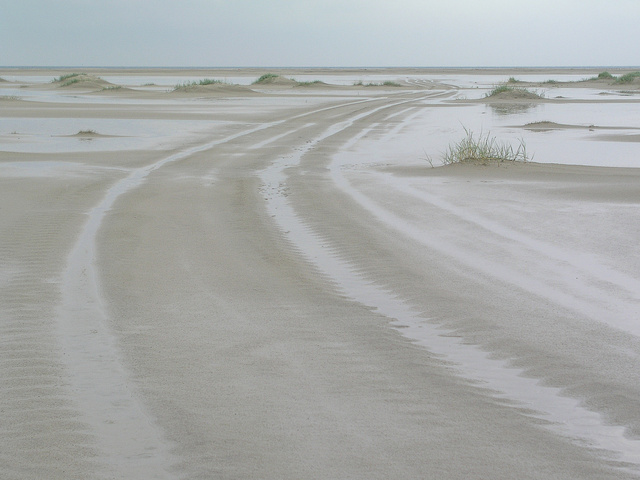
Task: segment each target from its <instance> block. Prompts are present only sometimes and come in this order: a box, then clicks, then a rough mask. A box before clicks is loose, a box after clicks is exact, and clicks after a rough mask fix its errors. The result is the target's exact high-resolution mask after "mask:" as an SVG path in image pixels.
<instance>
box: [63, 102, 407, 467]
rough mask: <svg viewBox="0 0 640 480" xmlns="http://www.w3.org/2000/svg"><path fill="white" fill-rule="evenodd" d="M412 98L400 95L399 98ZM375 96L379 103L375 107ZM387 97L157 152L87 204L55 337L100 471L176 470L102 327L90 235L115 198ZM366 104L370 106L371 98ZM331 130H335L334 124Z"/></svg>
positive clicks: (103, 312)
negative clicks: (176, 170) (177, 167)
mask: <svg viewBox="0 0 640 480" xmlns="http://www.w3.org/2000/svg"><path fill="white" fill-rule="evenodd" d="M408 101H412V100H404V101H401V102H396V103H395V104H402V103H406V102H408ZM379 103H382V104H383V106H381V107H376V106H375V105H378V104H379ZM387 103H388V100H387V99H386V98H384V97H383V98H372V99H365V100H358V101H349V102H345V103H340V104H338V105H330V106H328V107H322V108H319V109H315V110H312V111H310V112H304V113H301V114H297V115H294V116H291V117H288V118H285V119H281V120H275V121H273V122H269V123H266V124H262V125H258V126H254V127H251V128H248V129H245V130H243V131H241V132H238V133H236V134H233V135H229V136H226V137H224V138H222V139H218V140H214V141H210V142H206V143H204V144H202V145H197V146H193V147H190V148H187V149H184V150H181V151H178V152H176V153H174V154H172V155H169V156H167V157H164V158H162V159H161V160H159V161H157V162H155V163H153V164H151V165H147V166H145V167H141V168H138V169H135V170H133V171H131V173H130V174H129V175H128V176H127V177H125V178H123V179H121V180H119V181H117V182H116V183H114V184H113V185H112V186H111V187H110V188H109V189H108V190H107V191H106V193H105V195H104V197H103V198H102V200H101V201H100V202H99V203H98V204H97V205H95V206H94V207H93V208H91V209H90V210H89V211H88V212H87V217H88V219H87V221H86V223H85V225H84V227H83V229H82V231H81V232H80V234H79V236H78V238H77V240H76V242H75V244H74V246H73V248H72V249H71V252H70V253H69V256H68V258H67V262H66V268H65V270H64V273H63V275H62V280H61V303H60V305H59V307H58V309H57V327H58V337H59V338H60V341H61V345H62V351H63V355H62V358H63V363H64V366H65V369H66V371H67V372H68V374H69V382H70V388H71V390H72V392H73V397H74V399H75V402H76V405H77V407H78V410H79V411H80V413H81V415H82V417H81V420H82V421H83V422H84V423H85V424H87V425H90V427H91V432H92V435H93V436H94V437H95V440H96V449H97V450H98V452H99V453H98V455H97V457H98V462H99V463H100V464H101V468H102V470H104V473H105V475H107V476H109V477H112V478H123V479H124V478H143V477H144V478H154V479H165V478H166V479H168V478H175V475H174V474H173V473H172V472H173V470H174V469H173V466H174V465H175V464H176V462H177V460H176V459H175V458H173V457H172V455H171V452H172V448H173V445H171V444H170V443H169V442H168V441H167V440H166V438H165V435H164V432H163V431H162V429H161V428H160V426H159V425H157V423H156V422H155V420H154V419H153V418H151V417H150V415H149V414H148V413H147V410H146V407H145V405H144V403H143V401H142V400H141V399H140V395H139V394H138V392H137V391H136V388H135V386H134V385H133V384H132V382H131V380H130V379H131V375H130V373H129V372H128V371H127V369H126V367H125V365H124V364H123V361H122V356H121V353H120V351H119V347H118V341H117V338H116V336H115V334H114V333H113V332H111V331H110V328H109V325H108V323H109V315H108V308H107V305H105V302H104V300H103V298H102V295H101V288H100V280H99V275H98V272H97V270H96V268H95V259H96V236H97V233H98V231H99V229H100V226H101V224H102V222H103V220H104V218H105V216H106V215H107V214H108V213H109V211H110V210H111V208H112V207H113V205H114V204H115V202H116V201H117V200H118V199H119V198H120V197H121V196H122V195H125V194H127V193H128V192H131V191H133V190H134V189H136V188H138V187H140V186H141V185H142V184H143V183H144V182H145V180H146V179H147V177H148V176H149V175H150V174H151V173H153V172H155V171H157V170H159V169H161V168H162V167H164V166H166V165H169V164H172V163H175V162H178V161H180V160H184V159H187V158H189V157H191V156H193V155H195V154H198V153H201V152H204V151H208V150H211V149H214V148H215V147H218V146H221V145H223V144H227V143H229V142H232V141H234V140H237V139H240V138H244V137H248V136H250V135H252V134H255V133H258V132H260V131H264V130H267V129H270V128H273V127H276V126H281V125H285V124H289V123H293V124H295V123H296V122H298V121H300V120H303V119H304V118H307V117H308V118H310V119H311V118H313V117H314V116H315V115H317V114H320V113H323V112H329V111H339V110H340V109H343V108H347V109H348V110H349V112H350V113H349V115H350V114H351V110H353V109H355V110H356V112H359V111H364V113H357V114H356V118H361V117H364V116H367V115H369V114H370V112H372V111H377V110H380V109H383V108H387V106H386V105H387ZM371 105H373V106H371ZM310 125H312V124H311V123H305V124H302V125H301V126H298V125H296V126H295V127H294V128H293V129H290V130H287V132H286V133H285V134H284V135H287V134H290V133H293V132H295V131H297V130H300V129H304V128H308V127H309V126H310ZM332 130H335V131H338V130H337V129H336V128H333V129H332ZM282 136H283V134H278V135H273V136H271V137H269V138H267V139H266V140H262V141H260V142H258V143H256V144H255V145H256V146H264V145H267V144H268V143H270V142H272V141H276V140H277V139H279V138H282Z"/></svg>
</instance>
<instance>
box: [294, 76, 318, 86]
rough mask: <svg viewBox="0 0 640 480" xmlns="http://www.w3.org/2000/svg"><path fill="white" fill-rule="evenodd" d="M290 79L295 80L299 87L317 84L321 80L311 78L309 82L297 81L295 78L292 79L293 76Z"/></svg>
mask: <svg viewBox="0 0 640 480" xmlns="http://www.w3.org/2000/svg"><path fill="white" fill-rule="evenodd" d="M291 80H293V81H294V82H297V83H298V85H299V86H301V87H309V86H311V85H319V84H321V83H322V81H321V80H313V81H311V82H298V81H297V80H294V79H293V78H292V79H291Z"/></svg>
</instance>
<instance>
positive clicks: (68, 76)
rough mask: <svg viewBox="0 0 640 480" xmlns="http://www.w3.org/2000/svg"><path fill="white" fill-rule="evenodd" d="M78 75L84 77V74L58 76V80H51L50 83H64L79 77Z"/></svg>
mask: <svg viewBox="0 0 640 480" xmlns="http://www.w3.org/2000/svg"><path fill="white" fill-rule="evenodd" d="M80 75H85V74H84V73H68V74H66V75H60V76H59V77H58V78H54V79H53V80H51V83H58V82H64V81H65V80H69V79H71V78H75V77H79V76H80Z"/></svg>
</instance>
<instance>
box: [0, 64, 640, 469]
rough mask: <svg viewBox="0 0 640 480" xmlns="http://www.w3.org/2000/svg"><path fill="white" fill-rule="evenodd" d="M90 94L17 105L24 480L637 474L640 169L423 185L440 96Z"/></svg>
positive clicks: (10, 297)
mask: <svg viewBox="0 0 640 480" xmlns="http://www.w3.org/2000/svg"><path fill="white" fill-rule="evenodd" d="M105 72H106V73H109V74H114V73H113V72H112V71H98V70H96V71H91V72H90V73H92V74H93V75H96V76H97V75H100V74H105ZM554 72H555V71H554ZM554 72H550V73H554ZM20 73H21V74H24V75H36V74H37V75H40V74H41V75H44V76H47V75H48V76H51V77H53V76H57V75H61V74H64V73H68V72H58V71H41V72H37V71H27V72H16V71H14V70H10V71H0V76H3V77H7V76H10V75H18V74H20ZM189 73H194V74H197V75H201V76H202V77H203V78H204V77H214V76H221V73H220V71H215V72H202V71H196V72H189ZM228 73H229V74H240V73H241V74H246V75H253V74H254V73H255V76H256V77H257V76H259V75H260V74H262V73H264V72H257V71H256V72H253V71H237V70H233V71H231V70H230V71H229V72H228ZM278 73H283V74H286V75H287V77H294V76H295V75H300V74H303V73H309V72H306V71H303V70H298V71H293V70H292V71H287V72H278ZM313 73H317V74H318V75H321V74H326V75H335V74H340V75H353V76H357V75H359V74H364V73H374V74H376V75H391V76H397V77H398V78H411V76H412V75H428V74H429V71H427V72H426V73H425V71H421V70H406V71H395V70H388V69H384V70H379V71H375V72H371V71H366V72H364V71H355V70H354V71H350V70H340V71H339V72H337V73H336V71H331V70H328V71H326V72H320V71H313ZM445 73H446V72H445ZM454 73H456V74H457V73H460V71H459V70H456V71H454ZM467 73H470V74H478V75H483V74H485V72H484V71H480V72H478V71H476V70H473V71H470V72H467ZM501 73H504V74H505V75H507V76H509V75H514V74H518V73H521V72H510V71H504V72H501ZM593 73H594V72H586V71H585V74H593ZM118 74H120V75H143V76H150V75H168V74H175V71H171V72H166V71H123V72H118ZM595 74H597V72H595ZM92 82H93V83H96V82H95V81H92ZM6 83H7V84H11V83H12V82H6ZM3 85H5V84H3ZM96 85H102V84H101V83H99V82H97V83H96ZM85 87H86V92H85V93H87V95H85V96H81V97H80V99H78V98H71V97H69V96H68V95H73V96H77V95H78V92H80V94H81V95H82V92H83V90H82V88H81V86H77V88H74V90H73V92H72V93H68V94H64V95H62V94H59V93H56V95H58V97H56V98H57V100H56V101H55V102H54V101H51V98H50V97H46V98H45V97H43V99H42V100H40V101H39V100H38V99H37V98H35V97H34V98H35V99H33V98H32V99H30V100H29V101H26V100H16V101H12V102H6V103H3V104H2V105H1V108H2V110H0V112H1V114H0V119H1V120H2V121H3V123H2V126H3V128H4V130H2V131H0V141H1V143H2V151H0V251H1V257H0V258H1V262H2V263H1V264H0V285H1V286H2V288H1V289H0V332H1V334H0V339H1V340H0V342H1V348H0V378H1V381H2V388H0V473H1V474H0V476H1V477H2V478H3V479H33V478H47V479H107V478H118V479H178V478H185V479H186V478H188V479H213V478H215V479H240V478H242V479H258V478H260V479H300V478H304V479H334V478H354V479H355V478H361V479H389V478H407V479H409V478H411V479H417V478H437V479H465V480H466V479H470V478H486V479H514V478H517V479H624V478H637V476H638V475H640V368H639V367H640V360H639V354H640V323H638V322H639V321H640V297H639V295H640V275H639V273H638V272H640V258H639V257H638V254H637V244H638V239H639V238H640V169H634V168H604V167H581V166H575V165H574V166H571V165H554V164H543V163H529V164H509V165H507V164H501V165H492V166H487V167H483V166H473V165H472V166H448V167H437V168H430V167H429V165H428V163H426V162H421V163H419V162H417V161H416V158H407V157H406V156H405V155H403V154H402V153H399V152H397V151H396V150H394V149H393V148H391V147H389V145H394V143H393V142H397V143H396V144H401V143H402V142H403V139H404V138H408V136H409V133H410V125H411V123H412V122H413V121H414V120H412V119H414V118H419V117H415V116H416V115H419V114H421V112H425V111H427V112H432V111H436V107H437V108H438V109H446V108H447V106H448V105H455V107H453V106H452V107H451V108H459V106H458V104H455V103H451V104H449V103H442V101H443V100H446V99H449V98H454V96H455V94H456V92H457V90H456V89H455V88H453V87H451V86H449V85H445V84H437V83H433V82H428V81H427V82H418V83H416V84H413V86H412V87H410V88H409V87H406V86H405V87H401V88H395V89H393V88H392V89H374V90H371V89H369V88H364V87H362V88H352V87H349V88H337V87H336V86H335V85H333V86H328V87H326V90H324V89H323V88H322V87H318V86H316V88H313V89H291V90H288V91H284V92H283V91H281V90H279V89H278V88H277V86H276V87H273V89H272V90H269V88H264V87H261V88H254V89H249V88H235V89H220V88H210V89H196V90H195V91H194V92H191V96H189V95H190V93H189V92H182V93H179V94H170V93H167V92H166V91H164V92H163V91H156V92H150V91H138V90H135V89H122V91H120V90H109V91H105V92H104V93H102V94H101V93H100V91H98V90H97V89H94V88H88V87H91V85H85ZM3 88H5V87H3ZM7 88H8V87H7ZM24 88H25V91H26V90H27V89H36V90H38V89H39V90H41V91H43V92H45V93H46V92H47V91H54V92H59V90H55V89H54V88H53V87H52V85H50V84H34V85H27V86H25V87H24ZM247 90H259V93H260V94H256V93H254V92H253V91H251V92H247ZM2 94H3V93H2V91H1V90H0V95H2ZM65 95H67V96H65ZM92 98H98V99H104V101H99V102H96V101H94V100H92ZM545 101H550V100H549V99H547V100H545ZM615 101H616V102H618V101H619V99H616V100H615ZM629 102H635V100H634V99H633V98H630V99H629ZM630 104H632V103H630ZM432 107H433V108H432ZM98 120H99V121H100V122H102V123H99V122H98ZM152 121H157V122H160V121H162V122H167V124H168V125H169V127H167V130H166V133H162V132H165V130H162V131H160V130H158V131H156V130H145V128H147V127H148V125H149V123H148V122H152ZM33 122H40V123H33ZM83 122H84V123H83ZM92 122H93V123H92ZM94 123H96V124H97V125H99V126H102V127H103V129H100V128H98V129H95V134H84V135H82V134H81V135H80V136H76V134H78V132H80V131H82V130H87V129H92V130H93V129H94V128H93V127H92V125H93V124H94ZM514 123H517V122H514ZM11 125H14V127H11ZM33 125H36V126H35V127H34V126H33ZM163 125H164V124H163ZM519 125H521V127H519V128H520V129H521V130H524V129H525V128H526V125H525V123H521V124H519ZM549 125H551V127H553V128H552V129H553V130H567V131H573V129H571V128H566V127H567V125H565V124H563V123H560V122H551V121H550V122H549ZM549 125H546V126H549ZM623 126H625V127H629V128H638V127H640V125H623ZM27 127H29V128H32V129H33V128H35V129H38V128H39V129H40V130H38V131H35V132H34V131H29V132H25V131H20V130H21V128H25V129H26V128H27ZM54 127H55V128H54ZM63 127H64V128H66V129H67V131H65V132H62V131H59V130H60V129H64V128H63ZM148 128H150V127H148ZM154 128H155V127H154ZM158 128H160V127H158ZM163 128H164V127H163ZM51 130H55V131H51ZM123 130H124V131H123ZM158 132H160V133H158ZM596 133H598V132H596ZM601 133H602V132H600V134H601ZM632 133H633V132H632ZM456 139H457V138H456V137H455V135H454V136H453V137H452V138H451V140H452V141H453V140H456ZM424 141H425V143H427V144H428V143H429V142H430V141H431V140H430V139H429V138H428V137H427V138H425V139H424ZM123 142H130V143H123ZM131 142H133V143H131ZM136 142H138V143H136ZM390 142H391V143H390ZM618 144H620V142H618V143H614V142H612V143H611V145H612V147H611V148H612V152H614V153H613V154H615V146H616V145H618ZM132 145H133V146H132ZM136 145H140V147H139V148H136ZM36 147H37V148H36ZM574 163H575V162H574ZM639 165H640V164H639Z"/></svg>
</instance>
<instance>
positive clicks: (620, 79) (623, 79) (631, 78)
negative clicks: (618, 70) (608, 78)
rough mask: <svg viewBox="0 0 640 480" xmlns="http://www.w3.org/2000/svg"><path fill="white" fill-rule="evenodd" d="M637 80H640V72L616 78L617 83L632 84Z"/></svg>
mask: <svg viewBox="0 0 640 480" xmlns="http://www.w3.org/2000/svg"><path fill="white" fill-rule="evenodd" d="M636 78H640V72H631V73H627V74H625V75H622V76H620V77H618V78H616V81H615V83H631V82H633V81H634V80H635V79H636Z"/></svg>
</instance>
